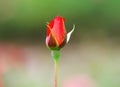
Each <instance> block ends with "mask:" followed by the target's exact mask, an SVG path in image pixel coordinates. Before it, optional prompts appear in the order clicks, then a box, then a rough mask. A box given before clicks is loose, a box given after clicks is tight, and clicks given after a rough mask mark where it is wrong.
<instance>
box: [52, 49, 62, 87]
mask: <svg viewBox="0 0 120 87" xmlns="http://www.w3.org/2000/svg"><path fill="white" fill-rule="evenodd" d="M51 55H52V57H53V60H54V87H58V62H59V57H60V51H52V53H51Z"/></svg>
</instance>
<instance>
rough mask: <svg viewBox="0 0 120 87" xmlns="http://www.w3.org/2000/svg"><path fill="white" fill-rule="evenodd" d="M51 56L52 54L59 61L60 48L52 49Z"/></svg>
mask: <svg viewBox="0 0 120 87" xmlns="http://www.w3.org/2000/svg"><path fill="white" fill-rule="evenodd" d="M51 56H52V58H53V60H54V61H58V60H59V58H60V50H52V51H51Z"/></svg>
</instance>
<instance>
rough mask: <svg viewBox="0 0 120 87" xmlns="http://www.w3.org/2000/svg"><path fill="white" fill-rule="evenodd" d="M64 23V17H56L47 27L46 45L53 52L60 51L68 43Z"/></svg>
mask: <svg viewBox="0 0 120 87" xmlns="http://www.w3.org/2000/svg"><path fill="white" fill-rule="evenodd" d="M64 21H65V19H64V18H63V17H61V16H56V17H55V18H54V19H53V20H51V21H50V23H48V25H47V37H46V45H47V47H48V48H49V49H51V50H60V49H61V48H62V47H63V46H64V45H65V43H66V42H67V41H68V40H67V33H66V29H65V25H64ZM72 32H73V30H72ZM72 32H71V33H72ZM71 33H70V34H69V35H71ZM68 38H69V37H68Z"/></svg>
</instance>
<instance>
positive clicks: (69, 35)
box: [67, 25, 75, 43]
mask: <svg viewBox="0 0 120 87" xmlns="http://www.w3.org/2000/svg"><path fill="white" fill-rule="evenodd" d="M74 30H75V25H73V28H72V30H71V31H70V32H69V33H67V43H68V42H69V40H70V37H71V34H72V33H73V31H74Z"/></svg>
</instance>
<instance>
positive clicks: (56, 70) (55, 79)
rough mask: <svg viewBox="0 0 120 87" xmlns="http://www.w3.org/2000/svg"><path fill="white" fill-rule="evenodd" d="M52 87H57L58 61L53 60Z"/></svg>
mask: <svg viewBox="0 0 120 87" xmlns="http://www.w3.org/2000/svg"><path fill="white" fill-rule="evenodd" d="M54 87H58V60H55V66H54Z"/></svg>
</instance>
